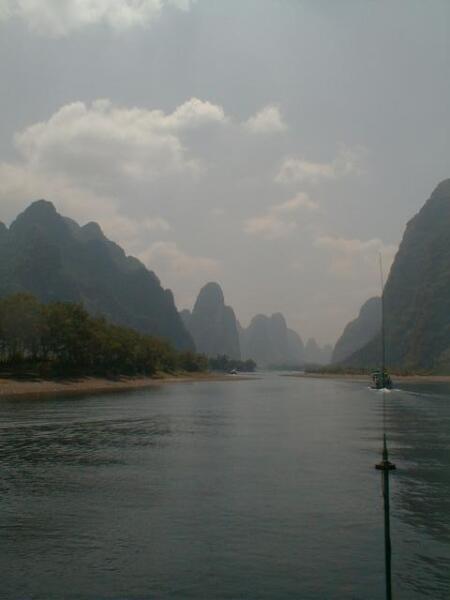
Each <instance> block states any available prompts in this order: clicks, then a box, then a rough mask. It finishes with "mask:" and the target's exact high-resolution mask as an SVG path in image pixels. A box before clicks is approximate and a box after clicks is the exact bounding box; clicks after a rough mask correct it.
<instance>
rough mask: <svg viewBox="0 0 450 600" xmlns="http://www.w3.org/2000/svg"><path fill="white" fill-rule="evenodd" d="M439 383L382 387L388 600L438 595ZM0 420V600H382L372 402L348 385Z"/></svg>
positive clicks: (56, 407) (237, 386)
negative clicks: (389, 464) (389, 471)
mask: <svg viewBox="0 0 450 600" xmlns="http://www.w3.org/2000/svg"><path fill="white" fill-rule="evenodd" d="M404 387H406V386H404ZM449 391H450V390H449V388H448V386H445V385H444V384H443V385H434V386H431V385H430V386H424V385H421V386H420V387H419V386H412V385H410V386H408V390H407V391H400V390H396V391H393V392H392V393H390V394H389V395H388V396H387V403H388V408H387V424H388V435H389V442H390V451H391V458H392V460H393V461H394V462H395V463H396V464H397V471H396V472H395V473H394V474H393V476H392V490H391V508H392V522H391V526H392V542H393V581H394V593H395V598H396V599H398V600H415V599H417V600H419V599H422V598H432V599H433V600H440V599H442V600H443V599H444V598H448V597H449V590H450V569H449V564H450V543H449V542H450V526H449V514H450V473H449V469H448V457H449V448H450V426H449V425H450V404H449ZM0 419H1V421H0V422H1V430H0V445H1V447H0V468H1V480H0V481H1V496H0V527H1V535H2V547H3V551H2V552H1V558H0V569H1V572H2V584H1V591H0V597H1V598H8V599H19V598H20V599H24V600H25V599H30V600H31V599H33V600H34V599H46V600H47V599H48V600H57V599H58V600H60V599H61V598H64V599H65V600H75V599H77V600H78V599H80V600H100V599H113V598H114V599H119V598H120V599H125V598H126V599H133V600H137V599H140V600H143V599H158V600H159V599H169V598H170V599H176V598H178V599H183V600H186V599H200V598H205V599H213V598H214V599H223V600H225V599H230V600H231V599H240V598H242V599H269V598H270V599H277V600H288V599H289V600H291V599H292V600H294V599H298V598H301V599H302V600H305V599H310V598H311V599H313V598H327V599H337V600H340V599H342V600H344V599H349V598H351V599H361V600H362V599H365V600H371V599H375V598H382V597H383V594H384V563H383V514H382V498H381V487H380V474H379V473H378V472H377V471H375V469H374V464H375V463H376V462H377V461H378V460H379V458H380V437H381V424H382V400H381V395H380V394H379V393H377V392H374V391H372V390H369V389H368V388H367V387H366V385H365V384H364V383H350V382H343V381H339V382H335V381H330V380H314V379H297V378H291V377H282V376H280V375H278V374H267V375H262V376H258V377H254V378H251V379H250V380H248V381H230V382H207V383H204V382H202V383H177V384H168V385H163V386H161V387H159V388H154V389H147V390H141V391H134V392H130V393H122V394H108V395H98V396H94V395H90V396H84V397H67V398H56V397H55V398H42V399H12V400H6V399H3V400H2V401H1V403H0Z"/></svg>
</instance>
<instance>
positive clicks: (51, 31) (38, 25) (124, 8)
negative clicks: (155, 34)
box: [0, 0, 194, 37]
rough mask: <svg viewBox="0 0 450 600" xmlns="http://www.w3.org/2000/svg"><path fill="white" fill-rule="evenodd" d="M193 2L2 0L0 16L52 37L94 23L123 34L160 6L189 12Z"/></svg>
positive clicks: (157, 12) (151, 16)
mask: <svg viewBox="0 0 450 600" xmlns="http://www.w3.org/2000/svg"><path fill="white" fill-rule="evenodd" d="M193 2H194V0H2V1H1V4H0V17H1V16H3V18H8V17H17V18H20V19H22V20H23V21H24V22H25V23H26V24H27V25H28V27H29V28H30V29H31V30H33V31H36V32H38V33H41V34H47V35H51V36H55V37H59V36H65V35H68V34H69V33H71V32H73V31H76V30H79V29H82V28H84V27H88V26H92V25H95V24H100V23H104V24H105V25H107V26H108V27H110V28H112V29H114V30H117V31H123V30H127V29H130V28H132V27H142V26H145V25H148V24H149V23H151V22H152V21H154V20H155V19H157V18H158V17H159V16H160V14H161V12H162V10H163V9H164V7H166V6H173V7H175V8H177V9H179V10H189V8H190V7H191V5H192V4H193Z"/></svg>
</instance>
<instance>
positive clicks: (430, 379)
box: [287, 373, 450, 383]
mask: <svg viewBox="0 0 450 600" xmlns="http://www.w3.org/2000/svg"><path fill="white" fill-rule="evenodd" d="M391 376H392V379H393V381H394V383H395V382H402V383H450V375H395V374H394V373H391ZM287 377H303V378H305V377H306V378H311V379H335V380H336V379H340V380H343V381H370V375H364V374H362V375H358V374H354V375H353V374H351V373H347V374H345V373H342V374H341V373H292V374H289V375H287Z"/></svg>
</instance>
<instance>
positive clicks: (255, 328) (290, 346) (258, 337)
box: [180, 282, 331, 368]
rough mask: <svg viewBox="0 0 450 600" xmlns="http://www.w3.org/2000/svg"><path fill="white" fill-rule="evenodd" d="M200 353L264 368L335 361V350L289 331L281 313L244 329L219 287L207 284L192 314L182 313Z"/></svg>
mask: <svg viewBox="0 0 450 600" xmlns="http://www.w3.org/2000/svg"><path fill="white" fill-rule="evenodd" d="M180 314H181V317H182V319H183V322H184V323H185V325H186V327H187V329H188V330H189V332H190V334H191V335H192V337H193V339H194V342H195V345H196V347H197V350H198V351H199V352H204V353H205V354H206V355H208V356H210V357H215V356H217V355H218V354H226V355H227V356H229V357H230V358H234V359H240V358H242V359H245V360H246V359H250V358H251V359H253V360H254V361H256V363H257V364H258V366H259V367H260V368H264V367H276V366H283V367H289V366H291V367H299V366H301V365H304V364H305V363H307V362H308V363H315V364H324V363H326V362H329V360H330V358H331V348H329V347H325V348H320V347H319V346H318V345H317V343H316V342H315V340H308V343H307V346H306V348H305V346H304V344H303V341H302V339H301V337H300V336H299V335H298V333H296V332H295V331H293V330H292V329H289V328H288V327H287V324H286V320H285V318H284V317H283V315H282V314H281V313H275V314H273V315H271V316H270V317H268V316H266V315H256V316H255V317H253V319H252V320H251V322H250V325H249V326H248V327H247V328H246V329H244V328H243V327H242V326H241V325H240V323H239V322H238V321H237V319H236V317H235V313H234V311H233V309H232V308H231V307H230V306H227V305H226V304H225V299H224V294H223V291H222V289H221V287H220V285H219V284H218V283H215V282H210V283H207V284H206V285H205V286H204V287H203V288H202V289H201V290H200V293H199V295H198V298H197V301H196V302H195V305H194V308H193V310H192V313H191V312H190V311H189V310H183V311H181V313H180Z"/></svg>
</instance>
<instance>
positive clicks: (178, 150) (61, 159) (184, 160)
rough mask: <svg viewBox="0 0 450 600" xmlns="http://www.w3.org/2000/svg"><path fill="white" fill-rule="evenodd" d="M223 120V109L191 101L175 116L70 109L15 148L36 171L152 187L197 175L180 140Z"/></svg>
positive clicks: (101, 106)
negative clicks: (188, 131)
mask: <svg viewBox="0 0 450 600" xmlns="http://www.w3.org/2000/svg"><path fill="white" fill-rule="evenodd" d="M222 120H224V115H223V109H222V108H221V107H219V106H215V105H213V104H210V103H209V102H203V101H201V100H198V99H196V98H193V99H191V100H189V101H188V102H186V103H185V104H183V105H181V106H180V107H178V108H177V109H176V110H175V111H174V112H173V113H171V114H168V115H166V114H164V113H163V112H162V111H160V110H147V109H140V108H123V107H118V106H115V105H114V104H112V103H111V102H110V101H109V100H97V101H95V102H93V103H92V104H91V105H90V106H89V105H86V104H84V103H83V102H74V103H72V104H66V105H65V106H63V107H62V108H60V109H59V110H58V111H57V112H56V113H55V114H53V115H52V116H51V117H50V119H48V120H47V121H43V122H40V123H36V124H35V125H32V126H31V127H28V128H27V129H25V130H24V131H22V132H21V133H19V134H17V135H16V138H15V142H16V147H17V149H18V150H19V152H20V154H21V155H22V156H23V158H24V159H25V160H26V161H27V162H28V164H29V165H30V167H32V168H34V169H49V168H51V169H56V170H57V171H58V173H65V174H66V175H68V176H75V177H79V176H81V177H82V179H83V181H85V182H86V181H89V182H90V183H91V184H97V185H103V184H104V183H105V181H111V176H112V174H114V178H117V176H121V177H125V178H131V179H136V180H141V181H154V180H155V179H158V178H160V177H164V176H168V175H171V174H173V173H186V174H190V175H194V176H195V175H198V174H199V172H201V164H200V162H199V161H198V160H195V159H193V158H190V157H188V153H187V151H186V149H185V148H184V147H183V144H182V142H181V140H180V137H179V134H180V131H182V130H183V129H184V128H194V127H201V126H203V125H205V124H207V123H210V122H220V121H222Z"/></svg>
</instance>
